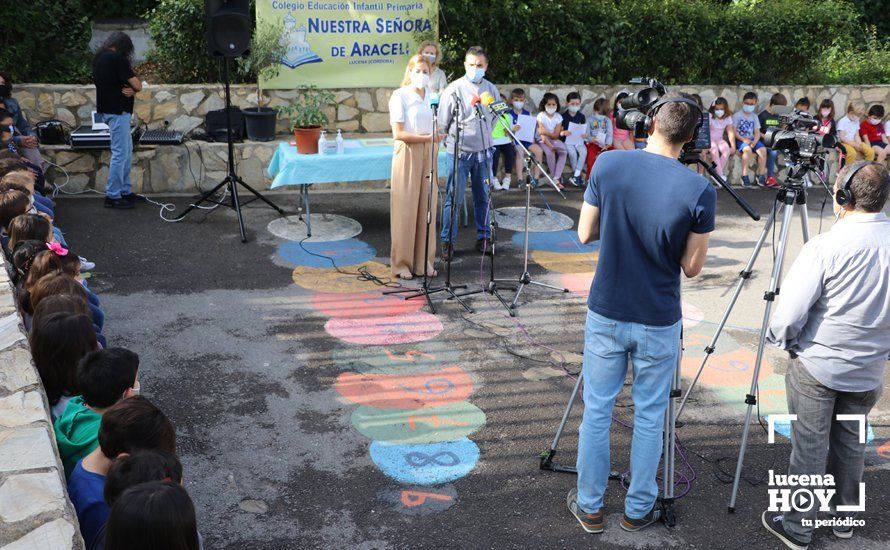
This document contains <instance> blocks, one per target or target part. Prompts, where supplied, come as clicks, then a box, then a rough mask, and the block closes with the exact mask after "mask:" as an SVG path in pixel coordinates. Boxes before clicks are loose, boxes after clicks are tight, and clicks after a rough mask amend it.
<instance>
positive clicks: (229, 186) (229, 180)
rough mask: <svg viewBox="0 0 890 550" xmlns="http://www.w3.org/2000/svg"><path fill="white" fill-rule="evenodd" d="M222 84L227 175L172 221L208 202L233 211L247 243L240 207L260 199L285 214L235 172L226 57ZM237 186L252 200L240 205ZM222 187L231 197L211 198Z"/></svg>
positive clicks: (227, 60)
mask: <svg viewBox="0 0 890 550" xmlns="http://www.w3.org/2000/svg"><path fill="white" fill-rule="evenodd" d="M223 83H224V84H225V88H226V130H227V132H226V136H227V139H226V142H227V145H228V149H229V151H228V153H229V156H228V174H227V175H226V177H225V179H223V180H222V181H221V182H219V183H218V184H217V185H216V187H214V188H213V189H211V190H210V191H207V192H205V193H203V194H202V195H201V196H200V197H199V198H198V200H196V201H195V202H194V203H192V204H190V205H189V207H188V208H186V209H185V210H184V211H183V212H182V214H180V215H178V216H176V217H175V218H173V219H174V220H175V221H180V220H181V219H183V218H185V217H186V216H187V215H188V214H189V212H191V211H192V210H195V209H196V208H200V205H201V203H202V202H210V203H213V204H216V205H219V206H226V207H228V208H231V209H232V210H234V211H235V215H236V216H237V217H238V229H239V230H240V232H241V242H242V243H246V242H247V234H246V233H245V232H244V219H243V218H242V216H241V207H242V206H244V205H248V204H250V203H252V202H253V201H255V200H257V199H260V200H261V201H263V202H264V203H266V204H268V205H269V206H270V207H272V208H274V209H275V211H277V212H278V213H279V214H281V215H282V216H284V215H285V212H284V210H282V209H281V208H279V207H278V206H276V205H275V203H273V202H272V201H270V200H269V199H267V198H266V197H264V196H263V195H262V194H261V193H260V192H259V191H257V190H256V189H254V188H253V187H251V186H249V185H247V184H246V183H244V180H243V179H241V176H239V175H238V174H237V173H236V172H235V145H234V141H233V136H232V98H231V96H230V95H229V58H228V57H226V58H224V59H223ZM238 185H241V186H242V187H244V188H245V189H247V190H248V191H250V192H251V193H253V194H254V198H252V199H250V200H248V201H247V202H245V203H241V201H240V200H239V199H238ZM224 187H225V188H226V191H228V193H229V194H230V195H231V197H232V198H231V199H230V200H229V201H223V200H221V199H214V198H211V197H213V196H214V195H216V194H217V193H218V192H219V190H220V189H222V188H224Z"/></svg>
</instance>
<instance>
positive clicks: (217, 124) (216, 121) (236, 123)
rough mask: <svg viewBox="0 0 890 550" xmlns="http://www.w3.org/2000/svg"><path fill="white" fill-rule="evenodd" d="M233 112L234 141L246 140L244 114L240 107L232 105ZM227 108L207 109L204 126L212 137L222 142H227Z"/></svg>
mask: <svg viewBox="0 0 890 550" xmlns="http://www.w3.org/2000/svg"><path fill="white" fill-rule="evenodd" d="M230 109H231V112H232V141H243V140H244V115H243V114H242V113H241V109H239V108H238V107H230ZM227 125H228V124H227V122H226V110H225V109H219V110H217V111H207V115H206V117H205V118H204V128H205V129H206V130H207V135H208V136H210V139H212V140H213V141H217V142H220V143H225V142H226V126H227Z"/></svg>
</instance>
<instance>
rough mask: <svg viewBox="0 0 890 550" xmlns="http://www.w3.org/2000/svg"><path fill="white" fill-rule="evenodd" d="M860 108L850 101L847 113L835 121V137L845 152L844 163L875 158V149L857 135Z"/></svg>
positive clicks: (859, 128) (860, 116)
mask: <svg viewBox="0 0 890 550" xmlns="http://www.w3.org/2000/svg"><path fill="white" fill-rule="evenodd" d="M861 118H862V109H860V108H859V107H858V106H857V105H856V104H855V103H853V102H852V101H851V102H850V103H849V104H848V105H847V115H846V116H845V117H843V118H842V119H840V120H839V121H837V137H838V139H839V140H840V142H841V147H843V148H844V152H845V153H846V157H845V162H846V164H853V163H854V162H856V161H857V160H860V159H864V160H867V161H873V160H875V150H874V149H872V146H871V144H870V143H867V142H865V141H862V138H861V137H860V135H859V131H860V130H861V127H860V122H859V121H860V119H861Z"/></svg>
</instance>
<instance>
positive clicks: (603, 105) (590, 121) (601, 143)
mask: <svg viewBox="0 0 890 550" xmlns="http://www.w3.org/2000/svg"><path fill="white" fill-rule="evenodd" d="M584 141H586V142H587V163H586V164H587V174H588V177H589V176H590V170H591V169H593V163H594V162H595V161H596V157H597V156H599V154H600V153H602V152H603V151H608V150H609V149H611V148H612V119H611V117H609V102H608V100H607V99H606V98H604V97H600V98H597V100H596V101H594V102H593V114H591V115H590V116H589V117H587V138H586V139H585V140H584Z"/></svg>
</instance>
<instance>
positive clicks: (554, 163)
mask: <svg viewBox="0 0 890 550" xmlns="http://www.w3.org/2000/svg"><path fill="white" fill-rule="evenodd" d="M558 111H559V98H558V97H556V94H552V93H550V92H548V93H546V94H544V97H543V98H541V103H540V104H538V117H537V119H538V134H539V135H540V136H541V149H543V150H544V157H545V158H546V159H547V168H548V169H550V177H552V178H553V179H554V180H556V185H557V186H558V187H559V188H560V189H562V188H563V185H562V182H561V181H560V180H561V179H562V171H563V169H564V168H565V166H566V156H567V155H568V153H567V151H566V144H565V143H563V142H561V141H560V140H559V138H561V137H562V136H564V135H566V134H567V132H566V130H564V129H563V125H562V115H560V114H559V112H558Z"/></svg>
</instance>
